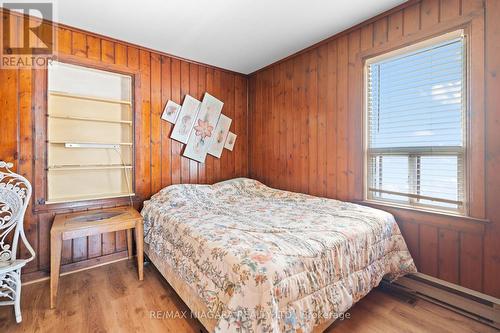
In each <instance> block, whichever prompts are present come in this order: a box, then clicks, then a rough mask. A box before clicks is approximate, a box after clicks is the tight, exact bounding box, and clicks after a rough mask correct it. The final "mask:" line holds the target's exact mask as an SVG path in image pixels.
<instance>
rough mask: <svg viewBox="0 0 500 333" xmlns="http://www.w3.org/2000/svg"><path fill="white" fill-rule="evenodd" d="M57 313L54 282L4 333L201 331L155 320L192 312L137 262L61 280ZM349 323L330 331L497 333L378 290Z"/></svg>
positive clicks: (3, 322) (33, 296)
mask: <svg viewBox="0 0 500 333" xmlns="http://www.w3.org/2000/svg"><path fill="white" fill-rule="evenodd" d="M59 283H60V287H59V295H58V299H57V308H56V309H55V310H51V309H50V308H49V281H44V282H40V283H35V284H30V285H27V286H24V287H23V290H22V293H23V295H22V313H23V322H22V323H21V324H20V325H16V323H15V320H14V314H13V309H12V307H0V332H9V333H14V332H30V333H31V332H67V333H77V332H175V333H177V332H200V331H204V329H203V327H202V325H201V324H200V323H199V322H198V321H197V320H196V319H192V318H189V317H188V318H173V319H155V318H152V317H151V312H152V311H162V312H163V311H169V312H170V311H179V312H180V313H183V311H184V312H185V311H188V308H187V307H186V306H185V305H184V303H183V302H182V301H181V300H180V298H179V297H178V296H177V294H176V293H175V292H174V291H173V290H172V288H170V286H169V285H168V284H167V282H166V281H165V280H164V279H163V278H162V276H161V275H160V273H158V271H157V270H156V269H155V268H154V266H153V265H152V264H149V265H147V266H145V268H144V281H138V279H137V272H136V268H135V265H134V263H133V261H131V260H127V261H121V262H117V263H114V264H111V265H107V266H101V267H98V268H94V269H91V270H87V271H82V272H79V273H75V274H71V275H66V276H63V277H61V279H60V282H59ZM349 312H350V319H345V320H344V321H339V322H336V323H335V324H334V325H333V326H332V327H330V328H329V329H328V332H334V333H343V332H356V333H357V332H360V333H362V332H370V333H372V332H383V333H392V332H394V333H400V332H440V333H441V332H443V333H444V332H450V333H459V332H497V331H496V330H494V329H493V328H490V327H488V326H485V325H482V324H480V323H478V322H476V321H473V320H471V319H469V318H466V317H463V316H461V315H459V314H456V313H454V312H451V311H449V310H447V309H444V308H441V307H439V306H436V305H434V304H431V303H429V302H426V301H424V300H417V301H416V302H414V303H413V304H409V303H407V302H405V301H404V300H403V299H400V298H397V297H395V296H393V295H390V294H387V293H385V292H383V291H380V290H378V289H376V290H374V291H372V292H371V293H370V294H369V295H368V296H367V297H365V298H364V299H363V300H361V301H360V302H359V303H358V304H356V305H355V306H354V307H353V308H352V309H351V310H350V311H349Z"/></svg>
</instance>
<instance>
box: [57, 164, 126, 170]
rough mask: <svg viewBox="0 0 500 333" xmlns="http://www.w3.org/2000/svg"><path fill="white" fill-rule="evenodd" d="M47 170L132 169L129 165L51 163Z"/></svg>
mask: <svg viewBox="0 0 500 333" xmlns="http://www.w3.org/2000/svg"><path fill="white" fill-rule="evenodd" d="M48 169H49V171H74V170H109V169H132V166H131V165H52V166H49V167H48Z"/></svg>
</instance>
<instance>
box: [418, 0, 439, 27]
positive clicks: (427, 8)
mask: <svg viewBox="0 0 500 333" xmlns="http://www.w3.org/2000/svg"><path fill="white" fill-rule="evenodd" d="M420 14H421V15H420V25H421V27H422V28H429V27H432V26H433V25H435V24H437V23H438V22H439V1H436V0H423V1H422V3H421V5H420Z"/></svg>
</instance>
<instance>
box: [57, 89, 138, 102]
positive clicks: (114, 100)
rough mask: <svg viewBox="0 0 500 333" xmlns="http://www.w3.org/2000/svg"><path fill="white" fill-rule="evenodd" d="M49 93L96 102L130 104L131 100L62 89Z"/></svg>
mask: <svg viewBox="0 0 500 333" xmlns="http://www.w3.org/2000/svg"><path fill="white" fill-rule="evenodd" d="M49 94H50V95H52V96H59V97H67V98H76V99H86V100H89V101H96V102H105V103H113V104H123V105H132V102H131V101H128V100H120V99H112V98H104V97H97V96H84V95H77V94H70V93H66V92H62V91H54V90H51V91H49Z"/></svg>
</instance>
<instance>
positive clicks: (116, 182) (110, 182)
mask: <svg viewBox="0 0 500 333" xmlns="http://www.w3.org/2000/svg"><path fill="white" fill-rule="evenodd" d="M133 115H134V113H133V103H132V77H131V76H128V75H123V74H119V73H113V72H109V71H103V70H97V69H92V68H88V67H84V66H77V65H72V64H66V63H61V62H56V61H54V62H52V64H51V65H50V66H49V71H48V112H47V138H48V140H47V200H46V203H60V202H69V201H79V200H92V199H105V198H106V199H107V198H115V197H125V196H133V195H134V193H133V192H134V191H133V174H134V172H133V170H134V164H133V161H134V159H133V148H134V140H133V133H134V131H133V128H134V127H133V125H134V123H133V121H134V117H133Z"/></svg>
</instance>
